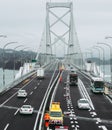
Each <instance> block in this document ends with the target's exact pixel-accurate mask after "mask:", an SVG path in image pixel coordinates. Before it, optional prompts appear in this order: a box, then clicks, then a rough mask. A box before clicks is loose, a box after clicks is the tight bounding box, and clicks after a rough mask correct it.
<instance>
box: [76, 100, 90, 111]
mask: <svg viewBox="0 0 112 130" xmlns="http://www.w3.org/2000/svg"><path fill="white" fill-rule="evenodd" d="M77 106H78V108H79V109H90V104H89V101H88V100H87V99H85V98H81V99H79V100H78V101H77Z"/></svg>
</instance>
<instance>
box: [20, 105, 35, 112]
mask: <svg viewBox="0 0 112 130" xmlns="http://www.w3.org/2000/svg"><path fill="white" fill-rule="evenodd" d="M33 109H34V108H33V107H32V106H31V105H23V106H22V107H21V108H20V110H19V112H20V114H33Z"/></svg>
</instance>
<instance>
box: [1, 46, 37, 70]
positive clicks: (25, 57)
mask: <svg viewBox="0 0 112 130" xmlns="http://www.w3.org/2000/svg"><path fill="white" fill-rule="evenodd" d="M35 57H36V53H35V52H32V51H14V50H11V49H6V50H5V53H4V56H3V49H1V48H0V68H1V67H3V66H4V68H5V69H13V68H14V62H15V68H16V69H19V68H20V66H21V65H23V63H24V62H31V61H32V60H33V59H35ZM3 63H4V65H3Z"/></svg>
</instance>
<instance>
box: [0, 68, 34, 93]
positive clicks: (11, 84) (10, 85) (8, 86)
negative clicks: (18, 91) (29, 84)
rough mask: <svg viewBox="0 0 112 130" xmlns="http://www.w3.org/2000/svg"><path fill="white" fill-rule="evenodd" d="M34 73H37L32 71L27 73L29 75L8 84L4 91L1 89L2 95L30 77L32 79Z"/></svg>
mask: <svg viewBox="0 0 112 130" xmlns="http://www.w3.org/2000/svg"><path fill="white" fill-rule="evenodd" d="M34 73H35V70H32V71H30V72H29V73H27V74H25V75H23V76H21V77H19V78H18V79H16V80H14V81H13V82H11V83H9V84H7V85H6V86H5V87H4V88H3V89H1V91H0V94H3V93H5V92H6V91H8V90H9V89H11V88H13V87H14V86H16V85H17V84H19V83H21V82H22V81H23V80H25V79H27V78H28V77H30V76H31V75H33V74H34Z"/></svg>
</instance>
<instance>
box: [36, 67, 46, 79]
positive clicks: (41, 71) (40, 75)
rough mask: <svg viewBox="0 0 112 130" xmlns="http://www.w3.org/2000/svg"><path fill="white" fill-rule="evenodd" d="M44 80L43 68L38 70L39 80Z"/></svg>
mask: <svg viewBox="0 0 112 130" xmlns="http://www.w3.org/2000/svg"><path fill="white" fill-rule="evenodd" d="M40 78H42V79H44V78H45V72H44V69H43V68H38V69H37V79H40Z"/></svg>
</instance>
